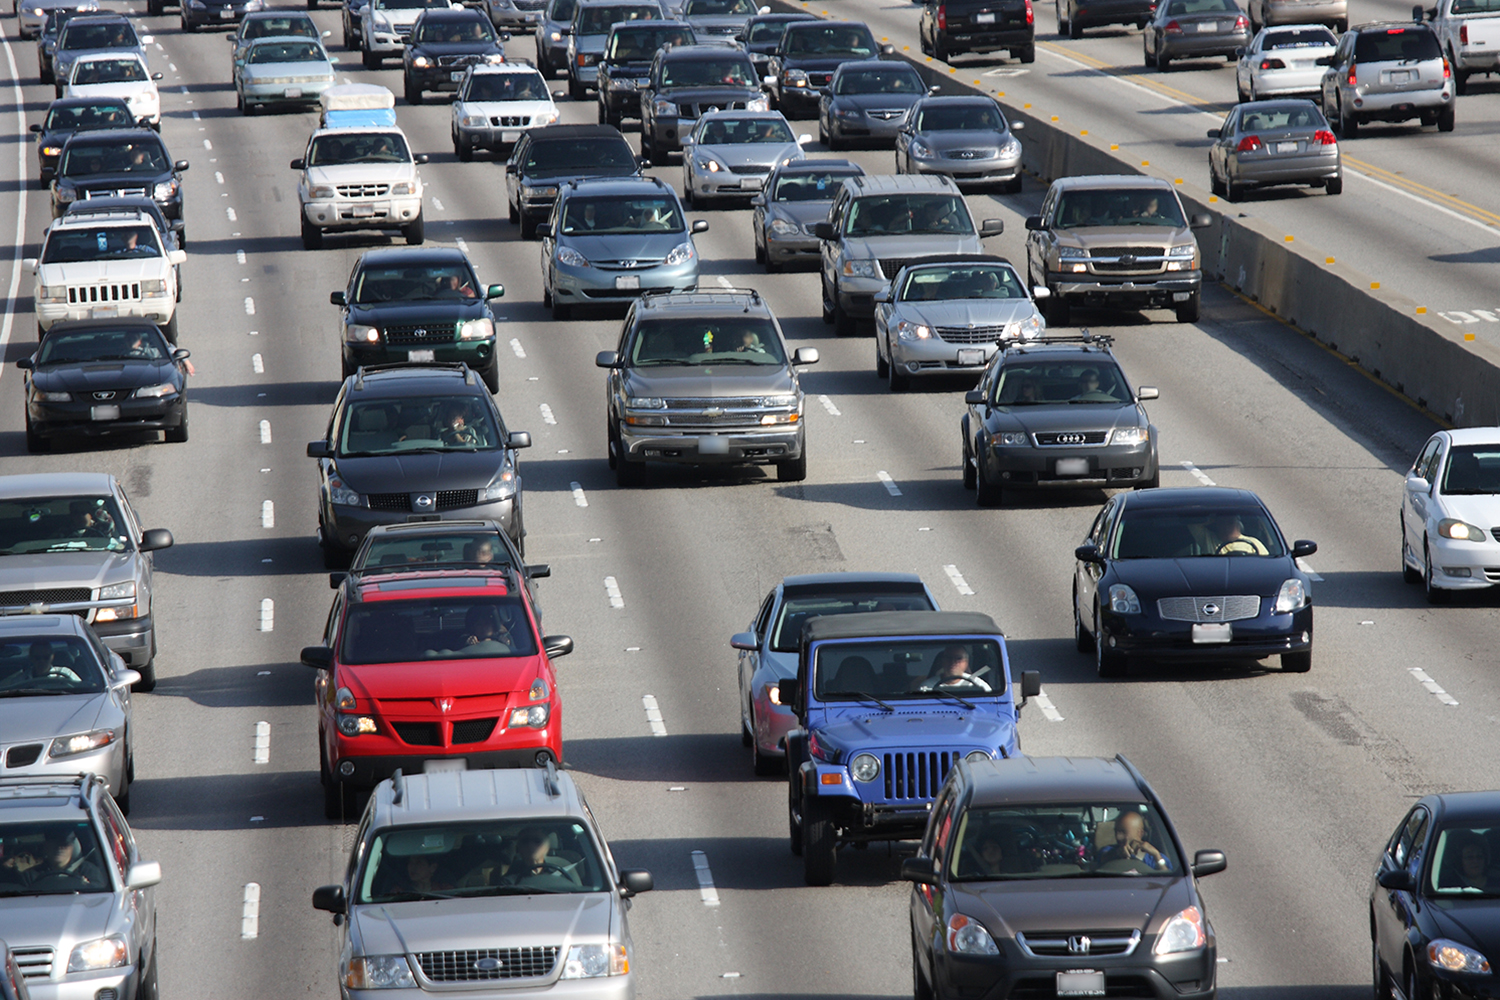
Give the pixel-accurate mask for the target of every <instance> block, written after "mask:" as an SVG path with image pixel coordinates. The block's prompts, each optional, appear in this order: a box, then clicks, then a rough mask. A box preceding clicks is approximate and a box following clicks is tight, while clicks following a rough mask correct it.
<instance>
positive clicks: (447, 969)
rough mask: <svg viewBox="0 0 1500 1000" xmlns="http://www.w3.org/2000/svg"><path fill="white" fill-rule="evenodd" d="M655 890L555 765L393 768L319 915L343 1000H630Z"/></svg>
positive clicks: (318, 895)
mask: <svg viewBox="0 0 1500 1000" xmlns="http://www.w3.org/2000/svg"><path fill="white" fill-rule="evenodd" d="M650 888H651V873H650V872H646V871H639V870H624V871H622V870H620V869H618V868H616V867H615V861H614V858H613V857H612V856H611V854H610V851H609V845H608V844H607V843H606V842H605V840H604V835H603V834H602V833H600V831H599V827H598V825H597V824H596V823H595V822H594V816H593V813H591V812H590V811H589V807H588V804H587V803H586V802H585V801H584V798H583V793H582V792H580V791H579V790H578V788H577V786H575V785H574V784H573V779H572V777H571V776H569V775H567V774H560V773H558V771H557V770H556V768H554V767H552V766H550V765H549V766H548V767H547V769H546V770H542V769H539V768H518V769H510V770H475V771H438V772H433V773H431V774H413V775H403V774H402V773H401V772H400V771H397V772H396V773H395V775H394V776H393V777H391V778H390V779H388V780H386V781H382V782H381V783H380V784H379V785H377V786H376V787H375V791H374V792H373V793H372V794H371V796H370V804H369V806H368V807H366V809H365V814H364V818H363V819H362V820H361V821H360V824H359V832H358V833H357V834H356V836H355V841H354V849H353V852H352V853H351V855H350V857H349V866H348V869H347V872H346V874H345V876H344V882H343V883H342V884H340V885H329V886H324V887H322V888H320V889H318V890H316V891H315V892H314V893H313V906H314V907H315V908H317V909H320V910H327V911H329V912H331V913H333V914H334V915H335V916H334V923H335V924H336V925H337V926H338V927H339V928H340V929H339V931H338V935H339V937H340V938H341V942H340V944H341V947H340V950H339V954H340V958H339V970H338V978H339V982H340V983H341V984H342V993H343V995H344V996H345V997H349V998H353V997H366V996H370V997H374V996H390V995H391V994H390V993H388V992H381V993H378V994H377V993H373V992H370V993H367V992H366V991H367V990H369V991H374V990H381V991H389V990H398V989H405V990H408V991H411V992H408V993H402V994H399V995H401V996H418V995H421V994H430V995H441V996H449V997H453V996H457V997H463V998H465V1000H482V998H497V1000H499V998H512V997H515V996H516V995H517V994H518V993H522V994H524V995H525V996H527V997H532V998H535V997H541V996H546V995H548V994H552V995H555V996H566V997H567V998H568V1000H585V998H587V1000H595V998H597V1000H632V998H633V997H634V996H635V979H634V976H633V975H632V973H631V968H630V966H631V959H632V958H634V950H635V949H634V946H633V944H632V943H631V939H630V927H629V923H628V922H627V920H626V912H627V911H628V910H629V909H630V903H629V902H628V901H629V899H630V898H631V897H632V896H634V895H636V894H637V893H641V892H646V891H648V890H649V889H650ZM345 917H347V919H343V918H345ZM417 991H421V993H420V994H419V993H418V992H417Z"/></svg>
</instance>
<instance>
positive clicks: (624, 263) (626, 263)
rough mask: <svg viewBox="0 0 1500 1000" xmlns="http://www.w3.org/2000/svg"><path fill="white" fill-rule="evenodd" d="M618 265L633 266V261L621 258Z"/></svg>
mask: <svg viewBox="0 0 1500 1000" xmlns="http://www.w3.org/2000/svg"><path fill="white" fill-rule="evenodd" d="M620 266H621V267H626V268H629V267H635V261H633V260H622V261H620Z"/></svg>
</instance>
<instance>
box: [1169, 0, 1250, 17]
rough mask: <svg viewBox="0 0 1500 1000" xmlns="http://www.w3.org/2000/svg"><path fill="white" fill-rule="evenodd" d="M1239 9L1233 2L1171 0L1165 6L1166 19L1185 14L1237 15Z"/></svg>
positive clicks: (1232, 0) (1223, 0)
mask: <svg viewBox="0 0 1500 1000" xmlns="http://www.w3.org/2000/svg"><path fill="white" fill-rule="evenodd" d="M1239 12H1240V9H1239V7H1238V6H1236V5H1235V2H1234V0H1172V2H1171V4H1169V5H1168V6H1167V16H1168V17H1182V16H1184V15H1187V14H1229V13H1233V14H1238V13H1239Z"/></svg>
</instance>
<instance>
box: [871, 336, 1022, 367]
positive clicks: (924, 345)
mask: <svg viewBox="0 0 1500 1000" xmlns="http://www.w3.org/2000/svg"><path fill="white" fill-rule="evenodd" d="M890 350H891V357H890V362H891V365H892V366H893V367H895V368H898V369H900V370H901V371H903V372H905V373H906V374H907V375H911V376H922V375H952V374H954V373H955V372H958V373H964V372H968V373H970V374H980V373H982V372H983V371H984V370H985V369H986V368H988V367H989V363H990V361H991V360H992V359H993V358H994V357H995V354H996V353H997V352H998V351H999V350H1000V348H999V346H998V345H997V344H995V343H993V342H992V343H988V344H950V343H948V342H947V341H946V340H941V339H939V338H937V337H932V338H929V339H927V340H902V339H901V338H900V337H892V338H891V348H890Z"/></svg>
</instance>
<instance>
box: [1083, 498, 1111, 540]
mask: <svg viewBox="0 0 1500 1000" xmlns="http://www.w3.org/2000/svg"><path fill="white" fill-rule="evenodd" d="M1108 510H1109V507H1108V506H1105V507H1104V508H1103V509H1101V510H1100V511H1099V515H1098V516H1097V517H1095V518H1094V524H1093V527H1091V528H1089V533H1088V540H1089V541H1091V542H1093V543H1094V547H1095V548H1102V547H1103V545H1104V521H1105V518H1104V515H1105V513H1106V512H1107V511H1108Z"/></svg>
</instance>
